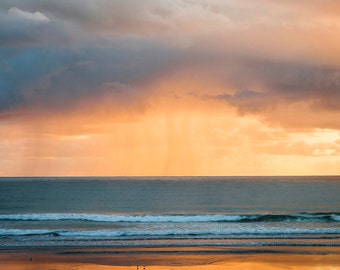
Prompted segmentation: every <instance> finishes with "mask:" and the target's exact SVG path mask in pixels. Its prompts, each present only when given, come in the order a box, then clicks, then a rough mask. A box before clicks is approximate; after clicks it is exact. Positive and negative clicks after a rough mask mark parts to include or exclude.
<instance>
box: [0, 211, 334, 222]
mask: <svg viewBox="0 0 340 270" xmlns="http://www.w3.org/2000/svg"><path fill="white" fill-rule="evenodd" d="M0 220H9V221H60V220H69V221H77V220H78V221H89V222H112V223H114V222H135V223H189V222H192V223H194V222H195V223H196V222H198V223H200V222H340V213H337V212H336V213H297V214H245V215H237V214H231V215H229V214H199V215H195V214H191V215H184V214H183V215H171V214H169V215H117V214H87V213H39V214H38V213H31V214H7V215H0Z"/></svg>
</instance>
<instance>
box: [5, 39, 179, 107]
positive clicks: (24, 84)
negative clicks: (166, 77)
mask: <svg viewBox="0 0 340 270" xmlns="http://www.w3.org/2000/svg"><path fill="white" fill-rule="evenodd" d="M0 52H2V53H3V54H5V55H6V57H5V59H4V60H3V62H2V66H3V70H2V72H1V73H0V110H1V111H2V112H5V111H7V110H13V109H18V108H28V107H33V108H39V107H40V108H48V109H49V110H60V111H62V110H64V109H68V108H72V107H74V106H75V105H76V104H78V103H79V102H81V101H82V100H88V99H91V98H94V99H95V98H100V97H101V96H102V95H104V94H106V93H107V90H108V88H107V87H105V86H107V85H108V83H111V82H119V83H121V84H123V85H137V84H138V85H140V84H142V83H143V80H144V79H145V78H149V79H150V78H151V77H153V76H157V74H158V73H159V72H161V71H162V70H163V69H164V68H165V66H166V65H168V64H169V63H171V61H172V59H173V58H174V57H175V55H174V52H173V51H172V50H171V49H168V48H163V47H161V46H159V45H157V44H152V43H147V42H142V41H138V40H130V41H124V42H117V43H114V44H111V46H110V47H108V46H105V47H94V48H91V47H87V48H78V49H72V48H61V49H57V48H46V47H31V48H25V49H24V50H23V49H21V48H11V49H10V48H3V49H0ZM5 66H6V68H5ZM136 88H137V89H139V91H141V92H142V91H143V89H142V88H140V87H139V86H136ZM144 94H145V93H144ZM128 95H129V94H128Z"/></svg>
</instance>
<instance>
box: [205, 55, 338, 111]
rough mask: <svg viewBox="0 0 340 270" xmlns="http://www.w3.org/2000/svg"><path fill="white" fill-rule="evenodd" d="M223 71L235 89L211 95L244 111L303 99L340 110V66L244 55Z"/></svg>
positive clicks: (316, 105)
mask: <svg viewBox="0 0 340 270" xmlns="http://www.w3.org/2000/svg"><path fill="white" fill-rule="evenodd" d="M222 69H223V68H222ZM221 74H222V75H221V78H220V79H221V80H223V81H224V84H225V87H226V88H227V89H232V91H231V90H229V91H228V92H226V93H221V94H219V95H214V96H209V95H207V97H209V98H215V99H219V100H224V101H227V102H228V103H229V104H231V105H233V106H235V107H237V108H238V110H239V111H240V112H241V113H242V114H244V113H261V111H266V110H268V109H271V108H274V107H275V106H276V105H277V104H278V103H293V104H294V103H297V102H301V101H305V102H309V103H310V106H313V107H314V109H316V110H317V109H319V110H321V109H322V110H336V111H340V67H329V66H326V67H325V66H316V65H307V64H304V63H287V62H272V61H266V60H251V59H241V60H239V61H238V62H233V61H229V62H226V68H225V72H224V73H221ZM231 92H232V93H231Z"/></svg>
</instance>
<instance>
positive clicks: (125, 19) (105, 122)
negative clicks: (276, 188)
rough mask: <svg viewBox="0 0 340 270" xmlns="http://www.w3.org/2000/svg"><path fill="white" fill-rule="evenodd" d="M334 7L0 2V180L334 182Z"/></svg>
mask: <svg viewBox="0 0 340 270" xmlns="http://www.w3.org/2000/svg"><path fill="white" fill-rule="evenodd" d="M339 119H340V2H339V1H338V0H299V1H295V0H294V1H293V0H286V1H282V0H223V1H222V0H210V1H207V0H128V1H126V0H50V1H40V0H2V1H0V176H77V175H79V176H96V175H98V176H105V175H108V176H155V175H157V176H173V175H193V176H194V175H329V174H333V175H336V174H340V120H339Z"/></svg>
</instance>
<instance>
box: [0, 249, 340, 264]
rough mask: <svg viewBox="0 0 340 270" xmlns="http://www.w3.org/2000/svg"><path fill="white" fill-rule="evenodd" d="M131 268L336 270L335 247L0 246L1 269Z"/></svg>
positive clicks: (339, 255) (337, 254)
mask: <svg viewBox="0 0 340 270" xmlns="http://www.w3.org/2000/svg"><path fill="white" fill-rule="evenodd" d="M136 266H147V267H148V269H152V268H154V269H164V270H166V269H182V270H194V269H197V268H199V269H211V270H215V269H216V270H219V269H229V267H230V269H340V247H319V246H313V247H295V246H294V247H292V246H288V247H147V248H145V247H143V248H137V247H136V248H131V247H129V248H108V247H79V248H75V247H48V248H44V247H35V248H4V247H0V268H1V269H15V270H21V269H32V270H33V269H41V270H45V269H46V270H47V269H55V270H61V269H89V270H101V269H117V270H118V269H122V270H123V269H136ZM3 267H4V268H3ZM139 269H143V268H139Z"/></svg>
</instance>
